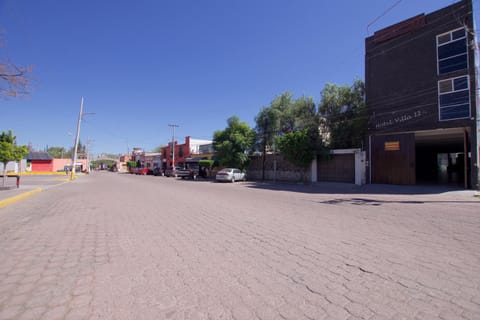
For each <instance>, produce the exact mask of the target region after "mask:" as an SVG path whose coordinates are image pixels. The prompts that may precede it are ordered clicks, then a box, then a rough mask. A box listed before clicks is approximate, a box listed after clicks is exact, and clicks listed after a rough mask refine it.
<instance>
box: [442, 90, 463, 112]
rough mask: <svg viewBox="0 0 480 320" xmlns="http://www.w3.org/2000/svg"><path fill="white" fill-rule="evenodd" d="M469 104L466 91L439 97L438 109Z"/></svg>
mask: <svg viewBox="0 0 480 320" xmlns="http://www.w3.org/2000/svg"><path fill="white" fill-rule="evenodd" d="M465 103H469V92H468V90H463V91H458V92H452V93H447V94H442V95H440V108H443V107H449V106H454V105H459V104H465Z"/></svg>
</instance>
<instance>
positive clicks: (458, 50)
mask: <svg viewBox="0 0 480 320" xmlns="http://www.w3.org/2000/svg"><path fill="white" fill-rule="evenodd" d="M466 52H467V39H465V38H464V39H460V40H457V41H453V42H450V43H449V44H446V45H443V46H440V47H438V59H446V58H449V57H452V56H456V55H459V54H462V53H466Z"/></svg>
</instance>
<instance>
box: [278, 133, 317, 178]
mask: <svg viewBox="0 0 480 320" xmlns="http://www.w3.org/2000/svg"><path fill="white" fill-rule="evenodd" d="M276 140H277V144H278V148H279V150H280V152H281V153H282V155H283V156H284V157H285V158H286V159H287V160H288V161H289V162H290V163H292V164H294V165H296V166H298V167H300V168H302V176H303V180H304V179H305V172H306V170H307V169H308V167H309V166H310V164H311V163H312V161H313V159H314V158H315V153H314V151H315V150H314V148H312V139H311V137H310V135H309V134H308V130H307V129H303V130H298V131H292V132H289V133H287V134H284V135H282V136H280V137H277V139H276Z"/></svg>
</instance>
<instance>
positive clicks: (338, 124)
mask: <svg viewBox="0 0 480 320" xmlns="http://www.w3.org/2000/svg"><path fill="white" fill-rule="evenodd" d="M319 113H320V116H321V127H322V132H323V135H324V136H325V140H326V141H327V146H328V147H329V148H331V149H344V148H359V147H361V146H362V141H363V138H364V136H365V133H366V121H367V118H366V111H365V85H364V83H363V81H361V80H356V81H355V82H354V83H353V85H352V86H337V85H335V84H326V85H325V88H324V89H323V90H322V93H321V102H320V104H319Z"/></svg>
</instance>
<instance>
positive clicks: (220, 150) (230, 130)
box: [213, 116, 255, 169]
mask: <svg viewBox="0 0 480 320" xmlns="http://www.w3.org/2000/svg"><path fill="white" fill-rule="evenodd" d="M227 124H228V126H227V127H226V128H225V130H218V131H215V133H214V134H213V148H214V150H215V152H216V153H217V158H218V161H219V163H220V165H225V166H231V167H236V168H240V169H244V168H245V167H246V166H247V163H248V153H249V152H251V151H252V147H253V145H254V142H255V132H254V131H253V129H252V128H250V126H249V125H248V124H247V123H245V122H240V120H239V118H238V117H237V116H233V117H230V118H229V119H228V120H227Z"/></svg>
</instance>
